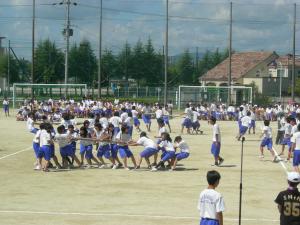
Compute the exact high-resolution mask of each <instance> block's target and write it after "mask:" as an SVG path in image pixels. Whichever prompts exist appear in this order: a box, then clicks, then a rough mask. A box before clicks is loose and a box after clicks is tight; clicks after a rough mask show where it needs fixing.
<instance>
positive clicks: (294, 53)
mask: <svg viewBox="0 0 300 225" xmlns="http://www.w3.org/2000/svg"><path fill="white" fill-rule="evenodd" d="M296 15H297V5H296V3H295V4H294V24H293V25H294V26H293V69H292V100H293V101H294V100H295V58H296V19H297V16H296Z"/></svg>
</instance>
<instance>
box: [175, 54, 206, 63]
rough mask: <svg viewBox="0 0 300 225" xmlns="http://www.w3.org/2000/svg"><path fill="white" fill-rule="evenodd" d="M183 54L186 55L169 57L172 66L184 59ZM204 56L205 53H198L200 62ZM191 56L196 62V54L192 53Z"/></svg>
mask: <svg viewBox="0 0 300 225" xmlns="http://www.w3.org/2000/svg"><path fill="white" fill-rule="evenodd" d="M183 54H184V53H180V54H177V55H172V56H169V58H170V62H171V64H173V63H176V62H178V60H179V59H180V58H181V57H182V55H183ZM204 54H205V53H203V52H198V60H201V59H202V58H203V56H204ZM190 56H191V57H192V58H193V61H194V62H195V61H196V52H191V53H190Z"/></svg>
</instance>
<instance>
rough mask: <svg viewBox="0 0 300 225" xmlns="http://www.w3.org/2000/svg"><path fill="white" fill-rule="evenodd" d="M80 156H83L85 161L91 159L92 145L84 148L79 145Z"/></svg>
mask: <svg viewBox="0 0 300 225" xmlns="http://www.w3.org/2000/svg"><path fill="white" fill-rule="evenodd" d="M80 154H81V155H85V158H86V159H91V158H93V145H87V146H84V145H82V144H80Z"/></svg>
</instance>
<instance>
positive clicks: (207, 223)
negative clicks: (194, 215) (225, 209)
mask: <svg viewBox="0 0 300 225" xmlns="http://www.w3.org/2000/svg"><path fill="white" fill-rule="evenodd" d="M200 225H219V220H214V219H207V218H201V220H200Z"/></svg>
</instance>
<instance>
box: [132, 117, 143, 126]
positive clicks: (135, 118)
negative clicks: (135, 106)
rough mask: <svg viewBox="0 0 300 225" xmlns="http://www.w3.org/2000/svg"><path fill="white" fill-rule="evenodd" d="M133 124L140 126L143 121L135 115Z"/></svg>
mask: <svg viewBox="0 0 300 225" xmlns="http://www.w3.org/2000/svg"><path fill="white" fill-rule="evenodd" d="M133 124H134V126H139V125H140V124H141V123H140V121H139V119H138V118H137V117H134V118H133Z"/></svg>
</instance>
